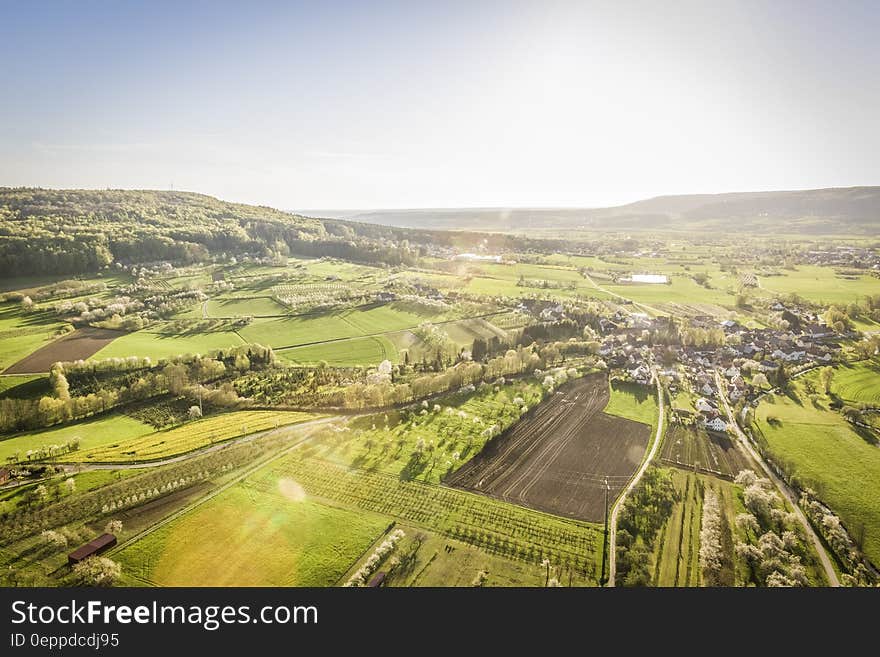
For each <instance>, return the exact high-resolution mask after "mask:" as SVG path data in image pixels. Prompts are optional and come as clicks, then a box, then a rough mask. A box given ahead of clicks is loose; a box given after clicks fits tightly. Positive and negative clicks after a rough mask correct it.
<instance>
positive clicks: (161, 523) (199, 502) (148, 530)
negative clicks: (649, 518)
mask: <svg viewBox="0 0 880 657" xmlns="http://www.w3.org/2000/svg"><path fill="white" fill-rule="evenodd" d="M334 419H337V418H324V419H321V420H313V421H311V422H303V423H302V424H297V425H291V426H289V427H286V428H288V429H290V428H294V427H295V428H297V429H302V428H303V427H304V426H306V425H310V426H311V428H312V429H313V430H312V431H306V432H305V434H304V435H302V436H300V437H299V438H298V439H297V440H296V441H295V442H293V443H292V444H291V445H289V446H288V447H286V448H284V449H282V450H281V451H280V452H276V453H275V454H272V455H270V456H268V457H267V458H265V459H263V460H262V461H258V462H257V463H256V464H254V465H253V466H251V467H250V468H248V469H247V470H245V471H244V472H242V473H241V474H239V475H237V476H236V477H235V478H233V479H231V480H230V481H228V482H226V483H225V484H223V485H222V486H220V487H219V488H216V489H214V490H212V491H211V492H210V493H208V494H207V495H204V496H203V497H200V498H199V499H197V500H196V501H194V502H192V503H191V504H188V505H186V506H185V507H183V508H182V509H178V510H177V511H175V512H174V513H172V514H170V515H167V516H165V517H164V518H162V519H161V520H160V521H159V522H157V523H155V524H153V525H150V526H149V527H147V528H146V529H143V530H141V531H140V532H138V533H137V534H135V535H134V536H132V537H130V538H128V539H126V540H125V541H123V542H122V543H120V544H118V545H117V546H116V547H114V548H113V549H112V550H111V551H110V553H109V554H113V553H116V552H119V551H120V550H123V549H125V548H126V547H128V546H129V545H132V544H134V543H135V542H137V541H139V540H140V539H142V538H144V537H145V536H148V535H149V534H152V533H153V532H154V531H156V530H157V529H160V528H161V527H164V526H165V525H167V524H168V523H169V522H172V521H174V520H176V519H177V518H180V517H181V516H183V515H185V514H187V513H189V512H190V511H192V510H193V509H195V508H197V507H199V506H201V505H202V504H204V503H205V502H207V501H208V500H211V499H213V498H215V497H217V496H218V495H219V494H220V493H222V492H224V491H226V490H229V489H230V488H232V487H233V486H235V485H236V484H238V483H239V482H240V481H242V480H244V479H247V478H248V477H250V476H251V475H252V474H254V473H255V472H257V471H258V470H260V469H262V468H264V467H266V466H267V465H269V464H271V463H274V462H275V461H277V460H278V459H280V458H281V457H282V456H286V455H287V454H289V453H290V452H292V451H293V450H294V449H296V448H297V447H299V446H300V445H301V444H302V443H304V442H305V441H307V440H308V439H309V438H311V437H312V434H313V433H314V430H316V427H315V425H320V424H326V423H328V422H330V421H332V420H334ZM270 431H278V429H271V430H270ZM263 433H264V434H265V433H269V432H268V431H267V432H263ZM202 453H204V452H202Z"/></svg>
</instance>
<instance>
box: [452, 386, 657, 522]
mask: <svg viewBox="0 0 880 657" xmlns="http://www.w3.org/2000/svg"><path fill="white" fill-rule="evenodd" d="M608 395H609V390H608V380H607V378H606V377H605V375H604V374H595V375H590V376H587V377H584V378H581V379H577V380H575V381H572V382H571V383H568V384H566V385H564V386H562V387H561V388H560V389H559V390H557V391H556V393H555V394H554V395H553V396H552V397H551V398H550V399H548V400H547V401H545V402H543V403H542V404H540V405H539V406H538V407H536V408H535V409H534V410H533V411H532V412H531V413H530V414H529V415H527V416H526V417H525V418H524V419H523V420H521V421H520V422H518V423H517V424H515V425H514V426H513V427H512V428H511V429H510V430H508V431H506V432H505V433H503V434H501V435H500V436H498V437H497V438H496V439H494V440H493V441H491V442H490V443H489V444H487V445H486V447H484V448H483V450H482V451H481V452H480V453H479V454H478V455H477V456H476V457H474V458H473V459H472V460H470V461H469V462H468V463H466V464H465V465H464V466H462V467H461V468H460V469H459V470H458V471H457V472H455V473H454V474H453V475H452V476H451V477H449V478H448V479H447V480H446V482H445V483H447V484H449V485H451V486H455V487H458V488H464V489H467V490H471V491H474V492H478V493H484V494H486V495H489V496H491V497H495V498H497V499H501V500H504V501H506V502H512V503H514V504H521V505H523V506H527V507H530V508H533V509H538V510H540V511H546V512H548V513H554V514H556V515H560V516H566V517H569V518H577V519H580V520H587V521H592V522H601V521H602V520H603V519H604V514H605V484H604V481H605V477H608V480H609V484H610V486H611V492H610V493H609V501H611V500H613V498H614V497H615V496H616V493H617V492H618V491H619V490H620V489H621V488H622V487H623V485H624V484H625V482H626V480H627V479H628V478H629V477H630V476H632V474H633V473H634V472H635V471H636V468H637V467H638V465H639V463H640V462H641V460H642V457H643V455H644V453H645V449H646V448H647V445H648V441H649V439H650V436H651V427H649V426H648V425H646V424H642V423H641V422H634V421H632V420H627V419H624V418H619V417H614V416H612V415H608V414H606V413H604V412H602V409H604V408H605V406H606V404H607V403H608Z"/></svg>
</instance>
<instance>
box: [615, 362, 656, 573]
mask: <svg viewBox="0 0 880 657" xmlns="http://www.w3.org/2000/svg"><path fill="white" fill-rule="evenodd" d="M651 369H652V372H653V374H654V383H655V384H656V385H657V403H658V407H659V409H660V413H659V416H658V418H657V434H656V435H655V436H654V442H653V443H652V444H651V450H650V451H649V452H648V457H647V458H646V459H645V460H644V462H643V463H642V466H641V467H640V468H639V470H638V472H636V476H635V477H633V478H632V481H630V482H629V485H628V486H627V487H626V488H625V489H624V491H623V493H622V494H621V495H620V497H618V498H617V501H616V502H615V503H614V508H612V509H611V519H610V521H609V523H608V586H614V580H615V577H616V575H617V554H616V553H617V516H618V515H619V513H620V509H621V508H623V502H624V500H625V499H626V496H627V495H629V493H630V492H631V491H632V490H633V489H634V488H635V487H636V485H637V484H638V483H639V481H641V479H642V476H643V475H644V474H645V471H646V470H647V469H648V467H649V466H650V465H651V462H652V461H653V460H654V457H655V456H656V455H657V450H658V449H659V448H660V443H661V441H662V440H663V422H664V420H663V412H664V408H663V389H662V388H661V386H660V377H659V376H657V369H656V368H654V367H652V368H651Z"/></svg>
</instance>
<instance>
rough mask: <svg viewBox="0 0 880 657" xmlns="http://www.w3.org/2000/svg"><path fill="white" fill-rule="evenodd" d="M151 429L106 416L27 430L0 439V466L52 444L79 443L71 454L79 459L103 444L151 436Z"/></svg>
mask: <svg viewBox="0 0 880 657" xmlns="http://www.w3.org/2000/svg"><path fill="white" fill-rule="evenodd" d="M152 432H153V427H151V426H149V425H148V424H144V423H142V422H138V421H137V420H135V419H133V418H130V417H128V416H126V415H108V416H104V417H101V418H99V419H97V420H85V421H83V422H76V423H73V424H67V425H64V426H62V427H57V428H50V429H44V430H42V431H31V432H28V433H20V434H15V435H13V436H10V437H4V438H0V463H5V462H6V459H7V458H8V457H10V456H15V455H16V454H17V455H18V457H19V459H20V460H23V461H24V460H27V453H28V451H32V452H35V451H38V450H40V449H43V448H48V447H51V446H52V445H59V446H60V445H64V444H66V443H69V442H71V441H73V440H74V439H77V440H79V450H80V451H79V452H73V454H71V456H72V455H76V456H77V457H79V456H81V455H82V453H83V452H85V451H88V450H91V449H99V448H101V447H102V446H104V445H107V444H110V443H114V442H121V441H126V440H133V439H137V438H140V437H141V436H145V435H146V434H149V433H152Z"/></svg>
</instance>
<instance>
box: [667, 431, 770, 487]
mask: <svg viewBox="0 0 880 657" xmlns="http://www.w3.org/2000/svg"><path fill="white" fill-rule="evenodd" d="M660 458H661V459H663V461H664V462H666V463H668V464H669V465H675V466H678V467H680V468H688V469H697V470H699V471H700V472H708V473H709V474H714V475H716V476H720V477H724V478H726V479H733V478H734V477H735V476H736V475H737V473H738V472H739V471H740V470H745V469H747V468H752V469H753V468H754V466H753V465H751V463H750V461H749V459H748V457H747V456H746V455H745V454H744V453H743V452H742V450H741V449H739V447H738V446H737V445H736V443H735V442H734V439H733V438H731V437H730V436H728V435H726V434H719V433H715V432H709V431H706V430H705V429H703V428H702V427H685V426H682V425H673V426H672V427H670V429H669V431H668V432H667V433H666V436H665V437H664V438H663V449H662V451H661V456H660Z"/></svg>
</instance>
